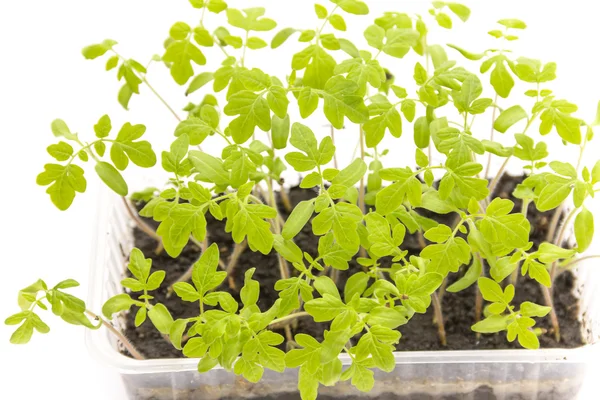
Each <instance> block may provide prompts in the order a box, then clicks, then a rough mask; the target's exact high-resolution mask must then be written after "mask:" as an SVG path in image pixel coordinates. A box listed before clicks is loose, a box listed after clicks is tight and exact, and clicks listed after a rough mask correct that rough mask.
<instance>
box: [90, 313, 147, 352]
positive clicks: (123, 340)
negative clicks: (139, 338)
mask: <svg viewBox="0 0 600 400" xmlns="http://www.w3.org/2000/svg"><path fill="white" fill-rule="evenodd" d="M85 313H86V314H87V315H89V317H90V318H93V319H94V320H96V321H100V322H101V323H102V325H104V326H105V327H106V328H107V329H108V330H109V331H110V332H111V333H112V334H113V335H115V336H116V337H117V339H119V341H120V342H121V343H123V346H125V348H126V349H127V351H128V352H129V354H131V356H132V357H133V358H135V359H136V360H145V358H144V356H143V355H141V354H140V352H139V351H137V349H136V348H135V347H134V346H133V344H131V342H130V341H129V340H128V339H127V338H126V337H125V335H123V334H122V333H121V332H119V330H118V329H117V328H115V327H114V326H113V325H112V324H111V323H110V322H108V321H107V320H105V319H104V318H102V317H100V316H98V315H96V314H94V313H93V312H91V311H90V310H85Z"/></svg>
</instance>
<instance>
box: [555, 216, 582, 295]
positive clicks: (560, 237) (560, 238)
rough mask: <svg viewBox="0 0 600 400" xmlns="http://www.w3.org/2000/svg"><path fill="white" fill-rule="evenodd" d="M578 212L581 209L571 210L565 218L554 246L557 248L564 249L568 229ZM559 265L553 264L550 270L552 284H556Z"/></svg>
mask: <svg viewBox="0 0 600 400" xmlns="http://www.w3.org/2000/svg"><path fill="white" fill-rule="evenodd" d="M578 210H579V208H574V209H573V210H571V212H570V213H569V215H568V216H567V218H565V220H564V222H563V223H562V226H561V228H560V231H559V233H558V236H557V238H556V241H555V242H554V244H555V245H556V246H560V247H562V243H563V241H564V238H565V233H566V232H567V227H568V226H569V223H570V222H571V220H572V219H573V217H574V216H575V214H576V213H577V211H578ZM557 265H558V262H557V261H554V262H553V263H552V268H551V269H550V282H553V283H554V277H555V276H556V267H557Z"/></svg>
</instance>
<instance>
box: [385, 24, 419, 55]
mask: <svg viewBox="0 0 600 400" xmlns="http://www.w3.org/2000/svg"><path fill="white" fill-rule="evenodd" d="M385 37H386V41H385V45H384V46H383V49H382V50H383V52H384V53H386V54H388V55H390V56H392V57H396V58H402V57H404V56H405V55H406V54H407V53H408V51H409V50H410V49H411V47H413V46H415V45H416V44H417V41H418V39H419V33H418V32H417V31H415V30H413V29H406V28H392V29H388V30H387V31H386V33H385Z"/></svg>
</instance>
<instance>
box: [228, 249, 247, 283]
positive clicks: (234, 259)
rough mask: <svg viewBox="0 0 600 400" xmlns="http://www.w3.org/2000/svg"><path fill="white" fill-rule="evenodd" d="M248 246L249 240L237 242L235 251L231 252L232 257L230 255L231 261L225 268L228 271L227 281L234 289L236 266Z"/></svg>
mask: <svg viewBox="0 0 600 400" xmlns="http://www.w3.org/2000/svg"><path fill="white" fill-rule="evenodd" d="M246 247H248V242H247V241H246V240H244V241H243V242H242V243H236V244H235V246H234V247H233V253H231V257H229V263H228V264H227V267H226V268H225V271H227V282H228V283H229V287H230V288H231V289H234V290H236V286H235V281H234V279H233V271H235V267H236V266H237V263H238V261H239V259H240V256H241V255H242V253H243V252H244V250H246Z"/></svg>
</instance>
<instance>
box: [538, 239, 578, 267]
mask: <svg viewBox="0 0 600 400" xmlns="http://www.w3.org/2000/svg"><path fill="white" fill-rule="evenodd" d="M539 252H540V255H539V257H538V259H539V260H540V261H541V262H543V263H545V264H550V263H552V262H554V261H557V260H560V259H566V258H571V257H573V256H574V255H575V250H573V249H563V248H562V247H559V246H556V245H554V244H552V243H548V242H544V243H542V244H541V245H540V247H539Z"/></svg>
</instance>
